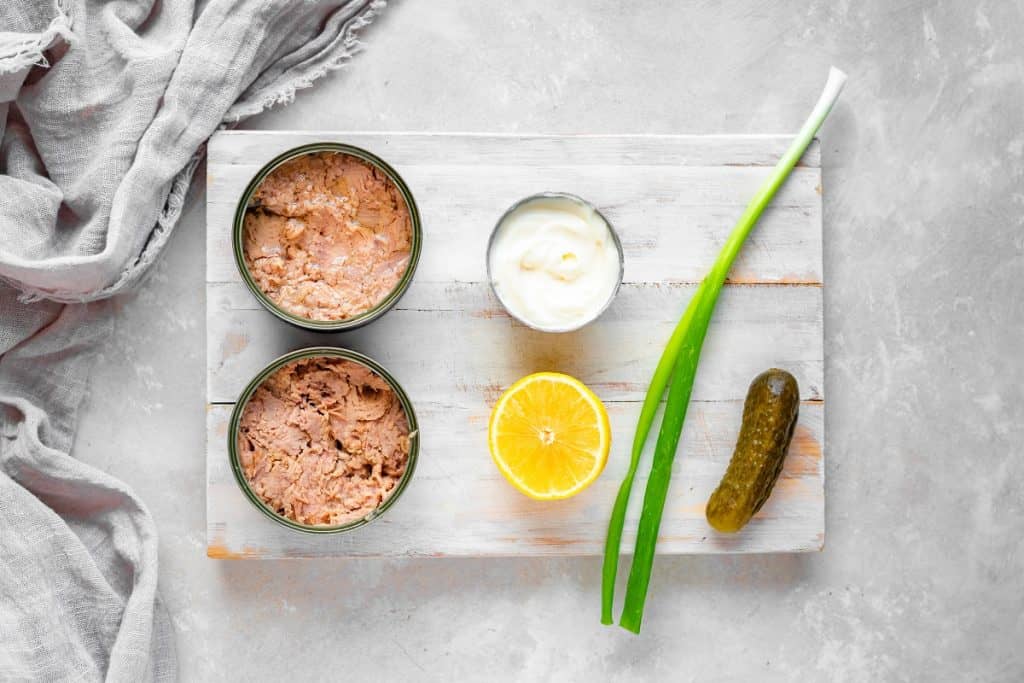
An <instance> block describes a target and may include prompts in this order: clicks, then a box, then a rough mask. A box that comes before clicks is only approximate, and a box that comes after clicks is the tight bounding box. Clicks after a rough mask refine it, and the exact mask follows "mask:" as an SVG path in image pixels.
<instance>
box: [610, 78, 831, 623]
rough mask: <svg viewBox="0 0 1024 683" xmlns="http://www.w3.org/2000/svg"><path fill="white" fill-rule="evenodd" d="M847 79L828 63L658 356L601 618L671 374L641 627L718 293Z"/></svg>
mask: <svg viewBox="0 0 1024 683" xmlns="http://www.w3.org/2000/svg"><path fill="white" fill-rule="evenodd" d="M845 81H846V74H844V73H843V72H842V71H840V70H838V69H836V68H833V69H831V70H830V71H829V76H828V81H827V82H826V84H825V89H824V91H823V92H822V94H821V97H820V98H819V100H818V103H817V105H815V107H814V110H813V111H812V112H811V115H810V117H809V118H808V119H807V121H806V122H805V123H804V125H803V127H802V128H801V129H800V132H799V133H798V134H797V136H796V139H794V140H793V143H792V144H791V145H790V147H789V149H788V150H786V153H785V154H784V155H783V156H782V158H781V159H779V162H778V163H777V164H776V165H775V168H774V169H773V170H772V174H771V176H770V177H769V178H768V180H767V181H766V182H765V183H764V184H763V185H762V186H761V187H760V188H759V189H758V191H757V194H756V195H754V198H753V199H752V200H751V201H750V203H749V204H747V208H746V209H745V210H744V211H743V215H741V216H740V219H739V221H738V222H737V223H736V227H735V228H733V231H732V234H731V235H729V239H728V240H727V241H726V243H725V245H724V246H723V247H722V251H721V252H720V253H719V255H718V260H717V261H715V264H714V266H713V267H712V268H711V272H710V273H708V275H707V277H705V278H704V280H703V281H702V282H701V284H700V287H698V289H697V292H696V293H695V294H694V296H693V298H692V299H691V300H690V303H689V305H688V306H687V307H686V312H685V313H683V317H682V319H680V321H679V324H678V325H676V328H675V330H674V331H673V332H672V336H671V337H670V338H669V341H668V344H667V345H666V347H665V351H664V352H663V353H662V355H661V358H660V359H659V361H658V366H657V368H656V369H655V371H654V377H653V379H652V380H651V385H650V387H649V388H648V390H647V395H646V396H645V397H644V403H643V407H642V408H641V411H640V419H639V420H638V421H637V426H636V432H635V433H634V436H633V448H632V451H631V455H630V463H629V469H628V470H627V472H626V477H625V479H623V482H622V485H621V486H620V488H619V493H618V496H617V497H616V499H615V506H614V508H613V509H612V517H611V521H610V522H609V524H608V537H607V539H606V541H605V554H604V569H603V575H602V585H601V622H602V623H604V624H611V623H612V604H613V600H614V596H615V576H616V573H617V570H618V560H619V547H620V544H621V541H622V528H623V526H624V524H625V518H626V507H627V506H628V504H629V494H630V490H631V489H632V487H633V479H634V477H635V476H636V470H637V466H638V464H639V461H640V455H641V453H642V452H643V448H644V444H645V443H646V441H647V436H648V434H649V433H650V431H651V426H652V425H653V423H654V417H655V413H656V412H657V410H658V404H659V403H660V402H661V397H662V395H663V394H664V392H665V387H666V385H667V384H668V383H669V379H671V381H672V386H671V387H670V388H669V393H668V402H667V404H666V406H665V415H664V417H663V419H662V423H661V429H660V430H659V432H658V441H657V443H656V445H655V449H654V462H653V464H652V465H651V474H650V477H649V478H648V480H647V489H646V491H645V492H644V501H643V508H642V511H641V515H640V524H639V527H638V531H637V538H636V548H635V550H634V553H633V565H632V567H631V569H630V572H629V580H628V582H627V585H626V600H625V604H624V606H623V609H622V617H621V619H620V620H619V625H620V626H622V627H623V628H625V629H628V630H630V631H632V632H634V633H639V632H640V622H641V620H642V617H643V611H644V602H645V601H646V599H647V588H648V586H649V585H650V580H651V568H652V566H653V564H654V551H655V545H656V544H657V540H658V529H659V527H660V526H661V516H662V512H663V511H664V508H665V498H666V496H667V494H668V485H669V479H670V478H671V474H672V462H673V461H674V460H675V455H676V447H677V446H678V444H679V437H680V435H681V434H682V430H683V421H684V420H685V418H686V410H687V407H688V405H689V402H690V393H691V391H692V390H693V380H694V377H695V376H696V374H697V363H698V361H699V360H700V352H701V347H702V346H703V344H704V337H705V335H706V334H707V331H708V324H709V323H710V321H711V315H712V313H713V312H714V309H715V303H716V302H717V301H718V295H719V293H720V292H721V291H722V285H723V284H725V278H726V276H727V275H728V274H729V269H730V268H731V267H732V263H733V261H734V260H735V259H736V255H737V254H739V251H740V248H741V247H742V246H743V243H744V241H746V239H747V236H748V235H749V234H750V231H751V230H752V229H753V227H754V225H755V224H756V223H757V219H758V218H760V217H761V214H762V213H764V210H765V207H767V206H768V203H769V202H770V201H771V200H772V198H773V197H774V196H775V193H776V192H778V190H779V187H780V186H781V185H782V183H783V182H784V181H785V180H786V178H787V177H788V176H789V172H790V171H791V170H792V169H793V167H794V166H795V165H796V163H797V161H799V159H800V157H801V156H803V153H804V151H805V150H806V149H807V146H808V145H809V144H810V143H811V140H813V139H814V135H815V134H816V133H817V132H818V129H819V128H821V124H822V123H824V121H825V118H826V117H827V116H828V114H829V112H830V111H831V109H832V105H833V104H834V103H835V101H836V99H837V98H838V97H839V93H840V91H841V90H842V88H843V83H844V82H845Z"/></svg>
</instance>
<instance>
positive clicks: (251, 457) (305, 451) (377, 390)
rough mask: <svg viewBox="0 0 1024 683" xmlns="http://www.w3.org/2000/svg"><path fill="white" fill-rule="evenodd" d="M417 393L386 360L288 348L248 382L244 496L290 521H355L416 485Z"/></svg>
mask: <svg viewBox="0 0 1024 683" xmlns="http://www.w3.org/2000/svg"><path fill="white" fill-rule="evenodd" d="M419 444H420V438H419V430H418V428H417V423H416V414H415V412H414V411H413V407H412V403H411V402H410V401H409V397H408V396H407V395H406V393H405V391H404V390H403V389H402V387H401V386H400V385H399V384H398V382H397V381H395V379H394V377H392V376H391V374H390V373H388V371H387V370H385V369H384V368H383V367H382V366H381V365H380V364H379V363H377V362H375V361H374V360H372V359H370V358H368V357H367V356H364V355H363V354H361V353H357V352H355V351H350V350H348V349H341V348H334V347H312V348H306V349H300V350H298V351H293V352H291V353H288V354H285V355H283V356H281V357H280V358H278V359H277V360H275V361H273V362H272V363H270V364H269V365H267V367H265V368H264V369H263V370H262V371H260V373H259V374H258V375H256V377H254V378H253V379H252V381H251V382H249V384H248V385H247V386H246V387H245V390H244V391H243V392H242V394H241V396H239V397H238V402H237V403H236V404H235V408H234V411H233V412H232V414H231V422H230V426H229V429H228V453H229V456H230V459H231V469H232V471H233V472H234V474H235V479H236V480H237V481H238V485H239V487H240V488H241V489H242V492H243V493H244V494H245V496H246V498H248V499H249V501H250V502H252V504H253V505H255V506H256V507H257V508H258V509H259V510H260V511H261V512H262V513H264V514H265V515H267V516H268V517H270V518H271V519H273V520H274V521H275V522H278V523H279V524H282V525H284V526H286V527H288V528H290V529H295V530H296V531H302V532H307V533H314V534H333V533H338V532H342V531H351V530H352V529H356V528H358V527H361V526H363V525H365V524H369V523H370V522H371V521H373V520H374V519H377V518H378V517H380V516H381V515H382V514H383V513H384V512H385V511H387V510H388V509H390V508H391V506H392V505H394V504H395V501H397V500H398V498H399V496H400V495H401V494H402V492H403V491H404V490H405V488H406V487H407V486H408V485H409V481H410V480H411V479H412V476H413V471H414V470H415V468H416V459H417V457H418V454H419Z"/></svg>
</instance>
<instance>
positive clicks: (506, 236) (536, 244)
mask: <svg viewBox="0 0 1024 683" xmlns="http://www.w3.org/2000/svg"><path fill="white" fill-rule="evenodd" d="M488 259H489V264H490V273H491V283H492V285H493V286H494V290H495V292H496V293H497V294H498V298H499V299H501V302H502V303H503V304H504V305H505V308H507V309H508V311H509V313H511V314H512V315H514V316H515V317H517V318H519V319H520V320H522V321H523V322H524V323H526V324H528V325H530V326H531V327H535V328H537V329H540V330H545V331H550V332H561V331H567V330H572V329H576V328H578V327H582V326H583V325H585V324H587V323H588V322H590V321H591V320H593V319H594V318H595V317H597V316H598V314H600V313H601V311H602V310H603V309H604V307H605V305H606V304H607V303H608V301H609V300H610V299H611V298H612V296H613V295H614V294H615V290H616V288H617V287H618V285H619V281H620V279H621V275H622V273H621V261H620V256H619V249H618V247H617V245H616V243H615V240H614V239H613V237H612V232H611V228H610V227H609V226H608V223H606V222H605V220H604V219H603V218H602V217H601V215H600V214H599V213H597V211H595V210H594V209H593V207H591V206H589V205H588V204H585V203H582V201H581V200H576V199H573V198H571V197H563V196H557V195H555V196H540V197H536V198H533V199H528V200H526V201H525V202H523V203H522V204H520V205H519V206H518V207H516V208H515V209H513V210H512V211H511V212H510V213H508V214H506V215H505V217H504V218H503V219H502V221H501V223H500V224H499V225H498V227H497V228H496V231H495V234H494V237H493V241H492V243H491V247H490V250H489V253H488Z"/></svg>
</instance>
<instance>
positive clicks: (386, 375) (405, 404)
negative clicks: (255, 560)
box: [228, 346, 420, 534]
mask: <svg viewBox="0 0 1024 683" xmlns="http://www.w3.org/2000/svg"><path fill="white" fill-rule="evenodd" d="M314 357H331V358H344V359H346V360H350V361H353V362H356V363H359V364H361V365H363V366H364V367H366V368H369V369H370V370H372V371H373V372H374V373H376V374H377V375H378V376H380V377H381V378H382V379H383V380H384V381H385V382H387V383H388V385H389V386H390V387H391V389H392V391H394V392H395V396H397V397H398V401H399V403H401V404H402V409H403V410H404V411H405V418H406V420H408V422H409V460H408V463H407V464H406V468H405V472H404V473H403V474H402V478H401V479H400V480H399V481H398V483H397V484H396V485H395V488H394V490H393V491H392V492H391V495H389V496H388V497H387V499H386V500H385V501H384V502H382V503H381V504H380V505H379V506H377V508H375V509H374V510H373V511H372V512H370V513H368V514H367V515H365V516H364V517H360V518H359V519H356V520H353V521H351V522H347V523H345V524H339V525H336V526H312V525H309V524H301V523H299V522H296V521H295V520H292V519H288V518H287V517H284V516H283V515H280V514H278V513H277V512H275V511H274V510H271V509H270V508H269V507H268V506H267V505H266V503H264V502H263V500H262V499H261V498H260V497H259V496H258V495H256V492H255V491H253V490H252V487H251V486H250V485H249V480H248V479H246V477H245V473H244V472H242V466H241V463H240V462H239V459H238V426H239V423H240V422H241V419H242V413H243V412H244V411H245V406H246V404H247V403H248V402H249V399H250V398H251V397H252V395H253V393H254V392H255V391H256V388H257V387H259V386H260V385H261V384H263V382H264V381H265V380H266V379H267V378H268V377H270V376H271V375H272V374H274V373H275V372H276V371H278V370H280V369H281V368H283V367H284V366H285V365H287V364H288V363H291V362H292V361H295V360H298V359H300V358H314ZM419 450H420V432H419V423H418V422H417V420H416V412H415V411H414V410H413V407H412V401H410V400H409V396H408V395H407V394H406V393H405V390H404V389H402V386H401V385H400V384H399V383H398V381H397V380H396V379H395V378H394V377H393V376H392V375H391V373H390V372H388V371H387V369H386V368H384V366H382V365H381V364H380V363H378V362H377V361H375V360H373V359H372V358H370V357H369V356H367V355H365V354H362V353H359V352H358V351H352V350H351V349H345V348H341V347H337V346H311V347H307V348H303V349H297V350H295V351H291V352H289V353H286V354H284V355H282V356H279V357H277V358H275V359H274V360H273V361H271V362H270V363H268V364H267V366H266V367H264V368H263V369H262V370H260V372H258V373H257V374H256V376H255V377H253V378H252V379H251V380H250V381H249V383H248V384H247V385H246V387H245V389H243V390H242V393H241V394H240V395H239V397H238V401H237V402H236V403H235V405H234V408H233V409H232V411H231V421H230V422H229V424H228V459H229V462H230V464H231V471H232V473H233V474H234V475H235V481H236V482H237V483H238V486H239V488H240V489H241V490H242V493H243V494H245V497H246V498H248V499H249V502H250V503H252V504H253V505H255V506H256V507H257V509H259V510H260V512H262V513H263V514H265V515H266V516H268V517H270V518H271V519H273V520H274V521H275V522H277V523H279V524H281V525H283V526H285V527H288V528H289V529H293V530H295V531H301V532H303V533H310V534H336V533H341V532H346V531H352V530H354V529H358V528H359V527H362V526H365V525H367V524H369V523H370V522H372V521H373V520H375V519H378V518H379V517H381V516H382V515H383V514H384V513H385V512H386V511H387V510H389V509H390V508H391V507H392V506H393V505H394V504H395V502H396V501H397V500H398V498H399V497H401V495H402V492H403V491H405V489H406V488H407V487H408V485H409V482H410V481H411V480H412V477H413V472H414V471H415V469H416V462H417V460H418V459H419Z"/></svg>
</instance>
